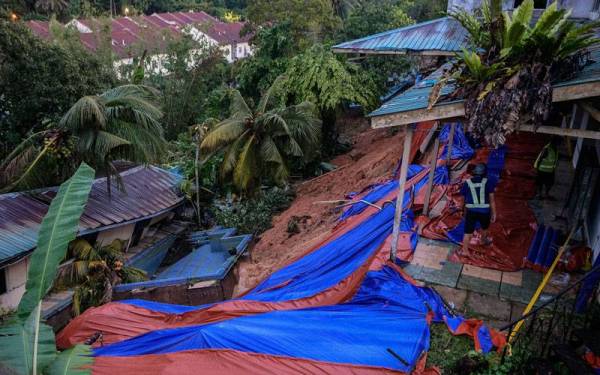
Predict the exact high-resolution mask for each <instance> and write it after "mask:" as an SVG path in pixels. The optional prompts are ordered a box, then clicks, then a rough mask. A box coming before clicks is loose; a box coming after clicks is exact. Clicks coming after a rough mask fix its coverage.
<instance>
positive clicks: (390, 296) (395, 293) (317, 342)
mask: <svg viewBox="0 0 600 375" xmlns="http://www.w3.org/2000/svg"><path fill="white" fill-rule="evenodd" d="M430 126H431V124H421V125H419V127H420V128H421V129H420V130H421V131H423V132H424V131H425V130H427V129H428V127H430ZM416 138H418V137H416ZM457 139H458V141H460V140H461V139H462V138H461V137H457ZM456 144H457V148H458V143H456ZM413 148H415V147H413ZM453 154H454V152H453ZM439 164H440V166H441V165H443V159H440V163H439ZM428 172H429V169H428V168H425V167H419V166H413V167H411V177H410V179H409V180H408V181H407V184H406V191H405V192H404V194H405V202H406V204H405V207H404V209H405V210H404V214H403V218H402V223H401V230H402V236H401V237H400V243H399V249H400V252H399V254H398V255H399V258H400V259H402V260H408V259H410V257H411V256H412V252H413V251H414V248H415V246H416V235H415V225H414V222H413V214H412V211H411V208H415V205H413V203H415V202H417V201H418V199H419V197H422V196H423V192H424V190H425V186H426V185H427V179H428ZM434 180H435V181H434V182H435V183H436V184H437V186H436V189H437V190H436V192H437V194H434V198H433V199H439V198H440V196H441V192H443V191H445V189H446V188H447V182H448V178H447V171H446V168H438V169H436V173H435V175H434ZM393 184H394V182H389V183H388V184H384V185H381V186H379V187H377V188H376V189H374V190H373V191H370V192H368V193H367V194H366V196H370V197H369V199H374V200H375V199H376V200H377V202H382V203H385V202H388V203H387V204H381V206H380V209H378V208H375V207H372V206H368V205H365V207H362V208H360V209H357V210H355V212H352V214H349V215H346V218H345V220H344V221H343V222H341V223H340V224H339V225H338V226H337V227H336V228H335V230H334V231H333V232H332V233H331V235H330V236H329V237H328V238H327V239H325V240H324V241H322V242H321V243H319V244H317V245H315V246H314V247H312V248H310V249H307V251H306V253H305V255H304V256H302V257H300V258H299V259H296V260H295V261H293V262H291V263H290V264H288V265H287V266H285V267H283V268H281V269H279V270H278V271H276V272H274V273H273V274H272V275H270V276H269V277H268V278H266V279H265V280H264V281H263V282H262V283H260V284H259V285H258V286H257V287H255V288H254V289H252V290H251V291H249V292H248V293H247V294H246V295H244V296H242V297H240V298H237V299H234V300H230V301H224V302H221V303H216V304H211V305H206V306H195V307H190V306H178V305H169V304H162V303H154V302H149V301H141V300H130V301H120V302H112V303H109V304H106V305H104V306H101V307H98V308H93V309H89V310H87V311H86V312H85V313H84V314H82V315H81V316H79V317H77V318H76V319H74V320H73V321H72V322H71V323H70V324H69V325H68V326H67V327H66V328H65V329H64V330H63V331H61V333H60V334H59V335H58V337H57V342H58V344H59V346H60V347H62V348H66V347H70V346H72V345H73V344H75V343H79V342H83V341H85V340H86V339H87V338H89V337H91V336H92V335H94V334H95V333H96V332H102V334H103V343H104V344H109V345H106V346H103V347H101V348H97V349H96V350H95V352H94V355H95V357H96V358H95V364H94V367H93V370H94V373H106V374H109V373H111V374H114V373H120V372H127V373H179V374H181V373H187V372H192V371H194V370H195V371H200V370H202V373H225V372H226V373H240V374H241V373H306V372H324V373H332V372H336V373H387V372H393V371H396V372H411V371H412V372H422V371H423V364H424V358H425V354H426V352H427V350H428V348H429V324H430V323H431V322H442V321H444V322H446V324H447V325H448V327H449V329H450V330H451V332H453V333H455V334H468V335H470V336H472V337H473V338H474V340H475V347H476V348H477V349H479V350H482V351H484V352H487V351H490V350H492V348H493V347H501V346H502V345H503V344H504V338H503V337H502V336H501V335H498V334H497V333H495V332H494V331H493V330H490V329H488V328H487V327H486V326H485V325H483V323H482V322H481V321H477V320H465V319H464V318H462V317H460V316H454V315H452V314H451V313H450V312H449V311H448V310H447V309H446V308H445V307H444V306H443V303H442V301H441V300H440V298H439V296H438V295H437V294H436V293H435V292H434V291H433V290H431V289H429V288H425V287H420V286H417V285H415V283H414V282H413V281H412V280H410V278H409V277H407V276H405V275H403V273H402V271H401V270H400V269H399V268H398V267H397V266H396V265H395V264H391V263H389V262H387V259H388V258H389V248H390V237H391V236H390V234H391V231H392V222H393V216H394V209H395V206H394V204H395V198H396V194H397V185H396V188H394V187H393ZM373 194H378V197H374V196H373ZM388 349H391V350H392V351H393V352H394V353H395V354H396V355H395V356H394V355H392V354H390V352H389V351H388ZM132 357H134V358H132ZM215 362H218V363H215ZM313 370H314V371H313Z"/></svg>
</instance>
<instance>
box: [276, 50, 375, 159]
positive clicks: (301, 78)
mask: <svg viewBox="0 0 600 375" xmlns="http://www.w3.org/2000/svg"><path fill="white" fill-rule="evenodd" d="M285 75H286V77H287V80H286V82H285V87H286V93H287V97H288V100H289V101H292V102H298V101H309V102H312V103H314V104H315V105H316V106H317V109H318V110H319V113H320V115H321V119H322V121H323V132H322V133H323V151H324V153H325V154H326V155H327V154H329V155H331V153H332V152H335V147H336V144H337V137H338V135H337V130H336V127H335V122H336V118H337V114H338V112H339V111H340V110H341V109H342V108H343V107H344V105H348V104H351V103H356V104H359V105H361V106H362V107H363V108H366V109H368V108H371V107H372V106H373V105H374V104H375V100H376V97H375V92H376V90H375V85H374V82H373V81H372V79H371V77H370V76H369V75H368V74H365V72H363V71H362V70H361V67H360V66H359V65H355V64H349V63H347V62H346V61H344V60H343V59H341V58H339V57H338V56H336V55H334V54H333V53H332V52H331V50H330V49H328V48H326V47H325V46H323V45H320V44H315V45H314V46H312V47H311V48H310V49H309V50H307V51H306V52H305V53H303V54H301V55H298V56H296V57H294V58H293V59H292V60H291V62H290V66H289V67H288V69H287V71H286V72H285Z"/></svg>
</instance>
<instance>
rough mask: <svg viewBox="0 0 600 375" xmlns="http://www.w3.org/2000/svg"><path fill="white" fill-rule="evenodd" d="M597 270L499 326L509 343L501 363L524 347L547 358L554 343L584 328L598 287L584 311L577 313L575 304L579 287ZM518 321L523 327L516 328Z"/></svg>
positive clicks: (598, 268) (535, 355)
mask: <svg viewBox="0 0 600 375" xmlns="http://www.w3.org/2000/svg"><path fill="white" fill-rule="evenodd" d="M597 272H600V265H598V266H596V267H593V268H592V269H591V270H590V271H589V272H587V273H586V274H585V275H584V276H583V277H582V278H581V279H579V280H577V281H576V282H575V283H573V284H571V285H569V286H567V287H565V288H564V289H563V290H561V291H560V292H559V293H557V294H556V295H554V296H552V297H551V298H549V299H548V300H546V301H543V302H540V303H539V304H538V305H537V306H536V307H534V308H533V309H532V310H531V311H530V312H529V313H527V314H525V315H523V316H522V317H520V318H519V319H517V320H515V321H513V322H511V323H509V324H507V325H506V326H504V327H502V328H501V329H500V331H502V332H506V337H507V338H508V339H509V342H510V344H509V345H506V347H505V348H504V351H503V353H502V358H501V362H502V363H504V361H505V360H506V358H507V356H508V355H510V353H511V352H514V351H517V350H524V349H525V350H527V352H528V353H529V355H530V356H531V357H532V358H535V359H538V360H544V359H548V358H549V357H550V356H552V355H553V353H552V348H553V347H554V346H556V345H560V344H569V343H571V342H572V339H573V333H574V332H575V331H577V330H587V329H588V328H589V327H590V324H591V323H592V319H591V317H592V314H593V310H594V308H595V307H597V306H596V305H597V302H596V301H597V296H598V287H596V288H595V289H594V291H593V292H592V300H591V301H592V302H590V304H589V305H588V308H587V309H586V310H585V311H584V312H583V313H577V312H576V311H575V305H576V302H577V295H578V294H579V290H580V289H581V286H582V285H583V283H584V282H585V281H586V280H588V279H589V278H591V277H592V276H593V275H594V274H595V273H597ZM519 322H523V323H519ZM519 324H522V328H521V329H520V330H518V331H516V330H515V327H517V325H519Z"/></svg>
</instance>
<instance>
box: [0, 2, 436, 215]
mask: <svg viewBox="0 0 600 375" xmlns="http://www.w3.org/2000/svg"><path fill="white" fill-rule="evenodd" d="M111 4H112V9H111ZM0 7H1V8H2V10H3V11H5V12H6V11H10V13H4V17H3V19H2V21H0V22H1V23H0V62H2V64H1V65H0V89H1V92H3V95H2V96H1V97H0V159H3V160H4V162H3V163H2V165H0V169H2V174H1V176H2V178H1V179H2V180H3V181H1V182H0V185H2V186H3V187H4V190H16V189H24V188H30V187H37V186H42V185H56V184H59V183H61V182H62V181H64V180H65V179H66V178H68V177H69V176H70V174H71V173H72V172H73V171H74V168H75V167H76V166H77V164H78V163H79V162H80V161H82V160H85V161H86V162H88V163H89V164H91V165H92V166H94V167H95V168H96V169H97V170H99V171H100V172H101V173H102V174H109V175H110V174H114V173H115V170H116V168H115V166H114V161H116V160H118V159H125V160H129V161H133V162H137V163H158V164H167V165H169V166H175V167H178V168H179V169H180V170H181V171H182V172H183V175H184V182H183V184H182V190H183V191H184V192H185V193H186V195H187V196H188V197H189V198H190V199H192V200H193V201H194V205H195V206H197V212H198V214H199V215H200V216H204V215H203V212H204V213H205V212H208V211H207V210H205V209H204V208H205V207H207V206H209V205H210V202H211V201H212V200H213V199H215V198H216V199H219V197H222V196H223V195H225V194H228V193H230V192H232V191H237V192H239V191H246V192H248V191H253V190H254V191H256V190H258V188H259V187H260V186H262V185H267V186H269V185H285V184H286V180H287V176H288V175H289V174H290V173H293V174H294V175H296V174H297V175H303V176H311V175H313V174H314V173H315V172H316V170H317V169H318V167H317V166H318V165H320V162H321V161H322V160H323V158H327V157H330V156H332V155H334V154H336V153H338V152H340V150H342V149H345V147H347V146H344V145H340V144H339V143H338V137H337V130H336V120H337V118H338V117H339V115H340V114H341V113H342V112H344V111H346V110H347V109H348V108H349V107H350V106H353V107H358V108H362V109H363V110H366V111H368V110H370V109H371V108H373V107H374V106H375V105H376V104H377V97H378V96H380V95H382V94H383V93H385V91H386V90H387V87H386V86H387V84H388V83H389V80H388V76H389V75H395V76H398V75H401V74H402V73H403V72H405V71H406V70H407V68H408V62H407V61H408V60H406V59H405V58H402V57H397V56H394V57H368V58H364V59H360V60H357V61H352V62H350V61H348V60H347V57H346V56H343V55H334V54H333V53H331V51H330V49H329V48H330V46H331V45H332V44H333V43H338V42H341V41H344V40H348V39H351V38H354V37H362V36H364V35H366V34H371V33H376V32H380V31H384V30H388V29H392V28H396V27H400V26H404V25H407V24H410V23H412V22H414V21H413V19H419V20H421V19H423V18H425V17H434V16H437V15H439V10H440V9H442V8H444V7H445V4H442V2H438V1H433V0H431V1H425V2H423V1H411V0H374V1H361V0H309V1H304V0H302V1H297V0H293V1H288V0H285V1H283V0H274V1H265V0H114V1H109V0H72V1H64V0H9V1H7V2H4V3H3V5H2V6H0ZM180 10H204V11H207V12H209V13H211V14H213V15H216V16H218V17H220V18H221V19H223V20H226V21H233V20H237V19H242V20H245V21H248V25H249V28H248V31H249V32H251V33H253V37H252V40H251V44H252V49H253V56H251V57H249V58H246V59H242V60H239V61H236V62H234V63H232V64H229V63H227V62H226V61H225V59H224V58H223V57H222V54H221V52H220V51H219V49H218V48H216V47H211V46H209V45H204V44H201V43H198V42H196V41H194V40H192V38H191V37H189V36H185V35H184V36H183V37H180V38H172V37H171V36H170V35H167V34H164V33H163V34H161V35H156V36H155V37H156V38H162V39H163V41H164V43H163V44H164V46H165V50H164V51H163V52H165V56H166V59H165V60H164V61H162V62H161V64H160V66H159V65H157V62H156V60H154V59H150V58H149V55H151V54H152V53H149V54H148V56H147V55H146V53H145V51H146V50H147V49H148V46H144V45H142V44H143V43H140V45H139V46H135V47H134V48H133V50H131V51H130V53H131V54H132V56H133V60H134V63H133V64H131V65H119V68H118V72H115V71H114V68H113V63H114V62H115V60H116V59H118V57H117V56H115V55H114V54H113V53H112V48H111V46H110V38H109V37H108V36H109V34H108V33H109V32H110V26H109V25H110V22H109V21H108V18H106V16H109V15H111V14H112V15H123V14H125V13H126V12H127V14H129V15H132V14H133V15H135V14H140V13H146V14H150V13H153V12H170V11H180ZM12 12H14V14H15V15H16V16H17V18H20V19H21V20H27V19H41V20H44V19H45V20H47V19H51V18H52V17H53V15H54V16H56V17H57V19H58V20H60V21H61V22H63V23H64V22H66V21H68V20H70V19H71V18H73V17H101V18H99V20H100V21H101V22H100V24H101V25H102V30H101V32H102V35H101V38H100V47H99V49H98V50H97V51H96V53H94V54H90V53H89V52H88V51H87V50H86V49H84V48H83V46H82V44H81V43H80V40H79V35H78V33H77V31H75V30H72V29H64V28H62V27H58V26H57V25H56V24H53V26H52V27H51V29H52V31H51V34H52V38H51V41H50V42H48V41H44V40H41V39H40V38H37V37H34V36H33V35H32V34H31V33H30V32H29V31H28V30H26V27H25V26H24V25H23V24H22V23H20V22H8V21H6V20H7V19H10V17H9V15H10V14H11V13H12ZM102 17H104V18H102ZM148 32H153V31H148ZM151 39H152V38H151ZM192 54H193V58H189V57H190V56H191V55H192ZM115 73H117V74H115ZM280 76H282V77H285V78H282V80H281V82H280V84H278V86H280V87H279V89H278V90H276V91H277V92H271V93H269V88H270V87H271V86H272V85H273V84H274V82H275V81H276V80H277V77H280ZM132 83H133V84H134V85H132ZM119 86H120V87H121V88H118V87H119ZM115 87H117V88H115ZM133 87H137V88H139V90H138V92H137V93H135V94H133V93H132V91H131V89H128V88H133ZM233 88H235V89H237V90H238V91H239V94H238V95H237V96H236V95H233V96H232V95H231V92H232V89H233ZM240 94H241V95H240ZM123 95H124V96H125V102H121V99H123V97H122V96H123ZM132 95H133V96H137V97H138V98H137V99H135V98H133V97H132ZM265 96H266V97H268V98H269V99H268V100H267V101H268V102H272V103H273V104H272V105H271V106H269V107H268V108H267V107H265V108H263V109H261V107H260V106H261V98H264V97H265ZM234 97H235V98H237V99H240V98H243V100H241V101H240V100H237V99H236V100H234V101H232V98H234ZM138 99H139V100H138ZM242 102H243V103H244V106H245V107H246V108H248V109H249V112H248V113H247V114H246V115H247V116H246V115H244V116H245V117H244V116H241V117H240V118H239V119H238V120H240V121H241V122H238V125H237V129H238V130H239V129H241V128H242V127H241V126H240V124H242V123H244V125H243V126H244V127H246V126H248V127H249V129H244V131H242V133H235V132H234V133H235V134H234V133H229V134H226V135H227V136H226V137H221V138H220V140H219V141H217V142H215V143H214V144H213V147H205V148H204V150H203V152H199V150H200V147H199V146H200V144H201V143H202V142H203V141H205V138H206V137H207V132H208V133H211V132H209V131H210V130H213V131H216V130H217V129H220V130H218V131H216V132H214V133H213V135H210V136H208V137H209V139H210V138H211V137H213V136H214V135H215V134H218V133H219V132H221V136H223V133H222V132H223V131H224V130H227V129H229V130H231V126H230V127H229V128H228V127H223V126H222V125H223V124H224V123H231V122H232V117H231V116H232V112H231V111H230V108H232V107H235V106H236V105H237V104H240V103H242ZM263 102H264V101H263ZM119 103H120V104H119ZM275 103H276V104H275ZM114 105H117V107H114ZM117 108H119V109H117ZM313 108H314V109H313ZM239 109H240V108H237V110H234V112H233V116H234V117H235V113H239ZM250 109H251V110H250ZM309 114H310V116H309ZM302 122H304V123H305V124H311V125H310V126H309V127H299V126H298V124H300V123H302ZM216 123H221V125H220V126H218V127H217V128H214V124H216ZM318 123H321V124H322V125H321V128H320V129H317V128H318V127H317V126H316V124H318ZM309 128H310V131H308V132H305V131H300V130H301V129H304V130H306V129H309ZM198 129H204V130H203V132H202V134H200V133H199V132H198ZM246 130H248V132H246ZM318 133H320V134H322V135H323V136H322V137H318V136H315V135H316V134H318ZM163 134H164V138H163ZM311 134H312V135H311ZM238 136H239V137H238ZM319 138H320V140H324V142H322V145H321V147H320V148H319V147H318V146H319V145H318V142H319V141H320V140H318V139H319ZM165 140H166V142H165ZM213 140H214V139H213ZM249 140H252V142H249ZM273 145H275V147H273ZM209 149H210V151H211V152H208V151H209ZM165 151H167V152H165ZM244 151H246V152H244ZM250 151H255V152H253V153H250ZM7 156H8V157H7ZM245 156H248V158H245ZM250 166H252V167H251V168H250ZM238 167H239V168H238ZM236 171H237V172H236ZM242 171H245V172H244V173H242ZM117 182H118V179H117ZM200 206H202V207H200ZM199 221H200V222H209V221H210V219H209V218H207V219H206V220H199Z"/></svg>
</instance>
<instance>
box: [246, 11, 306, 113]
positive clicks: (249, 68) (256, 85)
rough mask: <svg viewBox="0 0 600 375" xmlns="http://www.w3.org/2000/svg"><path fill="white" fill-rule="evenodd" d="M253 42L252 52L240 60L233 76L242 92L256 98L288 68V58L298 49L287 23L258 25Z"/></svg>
mask: <svg viewBox="0 0 600 375" xmlns="http://www.w3.org/2000/svg"><path fill="white" fill-rule="evenodd" d="M253 43H254V48H255V49H254V55H253V56H252V58H249V59H244V60H242V61H240V62H239V64H238V67H237V71H236V73H237V74H236V79H237V82H238V85H239V90H240V92H241V93H242V95H243V96H244V97H249V98H252V99H254V100H256V101H258V99H259V98H260V95H261V94H262V93H264V92H266V91H267V89H268V88H269V87H270V86H271V84H272V83H273V82H275V79H276V78H277V77H279V76H280V75H281V74H283V73H284V72H285V71H286V70H287V68H288V66H289V63H290V59H291V58H292V57H293V56H294V55H295V54H297V53H298V51H297V49H296V46H295V45H294V40H293V37H292V34H291V26H290V22H283V23H280V24H277V25H274V26H273V27H270V28H261V29H260V30H258V32H257V34H256V36H255V37H254V40H253Z"/></svg>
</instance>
